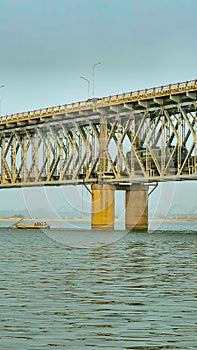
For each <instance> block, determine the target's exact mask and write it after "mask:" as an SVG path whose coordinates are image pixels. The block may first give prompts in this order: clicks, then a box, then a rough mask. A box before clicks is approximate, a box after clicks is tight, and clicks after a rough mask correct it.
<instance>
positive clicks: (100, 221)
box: [92, 184, 114, 230]
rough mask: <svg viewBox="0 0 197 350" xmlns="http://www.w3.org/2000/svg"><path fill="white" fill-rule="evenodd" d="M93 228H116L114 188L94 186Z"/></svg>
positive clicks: (106, 185)
mask: <svg viewBox="0 0 197 350" xmlns="http://www.w3.org/2000/svg"><path fill="white" fill-rule="evenodd" d="M92 228H93V229H100V230H108V229H113V228H114V187H113V186H112V185H108V184H104V185H97V184H94V185H92Z"/></svg>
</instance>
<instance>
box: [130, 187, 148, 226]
mask: <svg viewBox="0 0 197 350" xmlns="http://www.w3.org/2000/svg"><path fill="white" fill-rule="evenodd" d="M125 202H126V203H125V228H126V229H128V230H130V231H146V230H147V229H148V186H147V185H132V186H130V187H129V189H128V190H126V201H125Z"/></svg>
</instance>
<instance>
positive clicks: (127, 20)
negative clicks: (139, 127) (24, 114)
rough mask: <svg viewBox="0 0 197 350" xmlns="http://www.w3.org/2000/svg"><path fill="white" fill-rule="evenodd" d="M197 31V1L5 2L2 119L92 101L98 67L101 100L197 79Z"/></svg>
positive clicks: (0, 39) (0, 5)
mask: <svg viewBox="0 0 197 350" xmlns="http://www.w3.org/2000/svg"><path fill="white" fill-rule="evenodd" d="M196 23H197V1H196V0H122V1H120V0H33V1H32V0H0V85H2V84H4V85H5V88H2V89H0V99H1V104H0V105H1V111H0V112H1V115H6V114H10V113H15V112H20V111H26V110H33V109H37V108H40V107H45V106H52V105H59V104H65V103H68V102H73V101H78V100H83V99H86V98H87V92H88V90H87V83H86V82H85V81H84V80H82V79H80V76H81V75H83V76H84V77H86V78H87V79H90V81H91V80H92V65H93V64H94V63H97V62H99V61H102V62H103V63H102V64H101V65H99V66H97V67H96V70H95V95H97V96H104V95H111V94H115V93H121V92H126V91H131V90H136V89H141V88H148V87H152V86H156V85H164V84H167V83H173V82H178V81H186V80H191V79H195V78H196V57H197V46H196V37H197V24H196ZM91 88H92V87H91ZM194 186H196V185H195V183H193V184H192V185H191V183H190V184H184V188H186V192H185V191H184V193H185V194H186V193H187V194H188V193H189V194H190V191H191V196H192V195H193V190H194ZM181 188H183V186H177V188H176V191H175V192H176V195H175V197H176V196H178V197H177V198H178V199H177V203H178V201H181V198H182V197H181ZM50 191H51V193H53V196H54V203H55V198H56V195H55V193H58V191H59V190H58V189H56V190H55V189H51V190H50ZM7 192H8V191H6V190H1V197H2V198H3V199H4V198H5V201H3V202H2V200H1V204H0V208H1V207H3V206H6V207H7V206H9V205H10V204H11V203H12V205H13V206H14V205H16V204H15V203H16V200H15V198H20V205H23V204H22V201H21V192H20V191H13V190H9V195H8V194H7ZM64 192H65V190H64ZM179 197H180V198H179ZM154 198H156V196H155V195H154ZM192 198H193V199H192V200H191V205H194V204H195V201H194V196H192ZM2 203H3V204H2ZM62 203H63V201H62ZM18 205H19V201H18Z"/></svg>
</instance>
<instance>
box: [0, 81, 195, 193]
mask: <svg viewBox="0 0 197 350" xmlns="http://www.w3.org/2000/svg"><path fill="white" fill-rule="evenodd" d="M0 157H1V164H0V187H1V188H6V187H7V188H9V187H19V186H20V187H21V186H41V185H42V186H43V185H67V184H68V185H69V184H99V183H109V184H110V183H111V184H115V185H117V186H118V184H120V183H121V184H128V183H135V182H136V183H152V182H159V181H177V180H197V80H192V81H189V82H183V83H177V84H173V85H166V86H161V87H156V88H151V89H146V90H140V91H135V92H129V93H124V94H119V95H114V96H108V97H102V98H93V99H89V100H86V101H81V102H76V103H72V104H67V105H60V106H56V107H50V108H43V109H38V110H34V111H30V112H24V113H18V114H12V115H7V116H3V117H1V119H0Z"/></svg>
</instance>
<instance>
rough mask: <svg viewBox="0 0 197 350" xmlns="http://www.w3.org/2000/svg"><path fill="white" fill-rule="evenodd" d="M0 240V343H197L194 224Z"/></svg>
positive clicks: (10, 235)
mask: <svg viewBox="0 0 197 350" xmlns="http://www.w3.org/2000/svg"><path fill="white" fill-rule="evenodd" d="M62 242H63V243H64V244H62ZM0 243H1V244H0V257H1V258H0V349H1V350H5V349H9V350H48V349H56V350H60V349H68V350H74V349H77V350H83V349H87V350H88V349H90V350H91V349H107V350H110V349H117V350H120V349H136V350H137V349H150V350H155V349H184V350H185V349H197V223H191V224H189V223H179V224H178V223H177V224H162V225H161V226H160V229H159V230H156V231H155V230H151V229H150V231H149V232H148V233H126V232H124V231H123V230H119V231H118V230H116V231H115V232H102V233H101V232H100V233H99V232H96V231H90V230H86V229H79V230H76V229H74V228H72V229H68V228H67V229H57V230H56V229H52V230H50V233H49V234H48V233H45V232H38V231H33V230H21V231H20V230H15V229H8V228H7V229H3V228H1V230H0Z"/></svg>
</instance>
